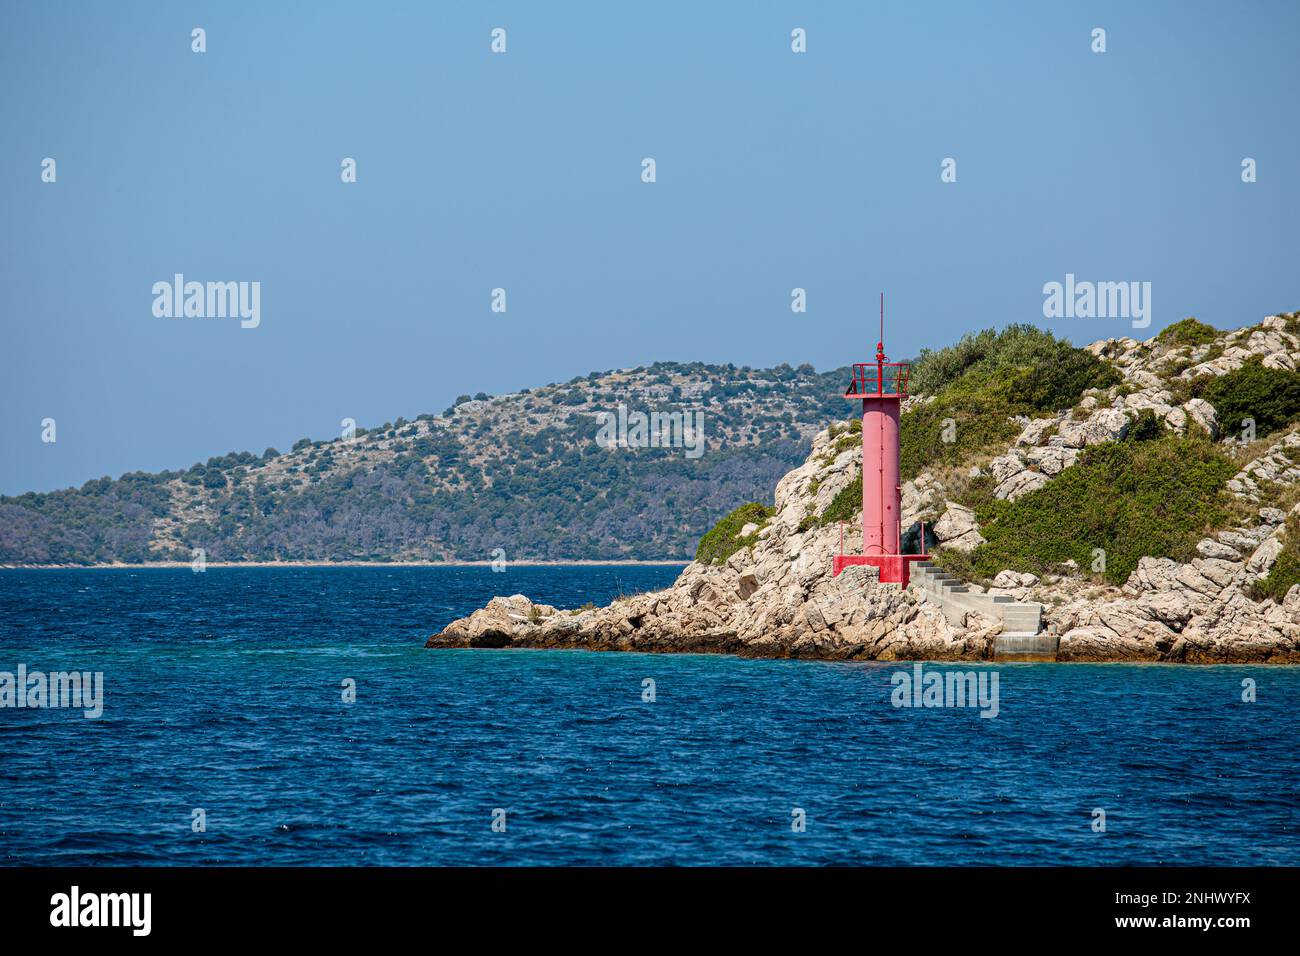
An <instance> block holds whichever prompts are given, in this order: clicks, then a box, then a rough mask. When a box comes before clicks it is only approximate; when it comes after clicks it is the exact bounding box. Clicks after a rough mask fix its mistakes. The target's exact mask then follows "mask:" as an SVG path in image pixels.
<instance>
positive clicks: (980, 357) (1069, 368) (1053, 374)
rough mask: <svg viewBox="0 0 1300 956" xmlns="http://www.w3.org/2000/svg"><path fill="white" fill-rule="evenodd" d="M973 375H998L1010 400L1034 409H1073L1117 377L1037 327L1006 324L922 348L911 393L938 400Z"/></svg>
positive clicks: (1068, 344)
mask: <svg viewBox="0 0 1300 956" xmlns="http://www.w3.org/2000/svg"><path fill="white" fill-rule="evenodd" d="M972 372H988V373H993V372H1000V373H1003V375H1001V376H991V379H993V380H998V379H1001V380H1002V387H1004V388H1005V389H1006V391H1007V394H1008V397H1009V398H1011V399H1012V400H1014V401H1022V402H1024V403H1025V404H1029V405H1032V406H1033V407H1034V408H1037V409H1042V410H1044V411H1055V410H1056V409H1058V408H1069V407H1071V406H1072V405H1073V404H1074V403H1075V402H1076V401H1077V400H1078V398H1079V396H1080V395H1081V394H1083V392H1084V391H1085V390H1087V389H1089V388H1106V387H1108V386H1110V385H1114V384H1115V383H1117V382H1118V381H1119V375H1118V374H1117V373H1116V372H1115V371H1114V369H1112V368H1111V367H1110V366H1108V365H1107V364H1106V363H1105V362H1103V361H1101V359H1099V358H1097V357H1096V356H1095V355H1093V354H1092V353H1090V352H1086V351H1084V350H1083V349H1080V348H1075V347H1074V346H1073V345H1071V344H1070V343H1069V342H1067V341H1065V340H1064V339H1058V338H1056V336H1054V335H1052V333H1051V332H1045V331H1043V330H1042V329H1040V328H1038V327H1037V326H1033V325H1025V324H1016V325H1008V326H1007V327H1006V328H1005V329H1003V330H1002V331H1001V332H998V331H995V330H994V329H985V330H984V331H982V332H978V333H975V334H973V335H971V334H968V335H965V336H963V337H962V340H961V341H960V342H958V343H957V344H956V345H950V346H948V347H947V348H944V349H939V350H938V351H931V350H930V349H922V350H921V357H920V358H918V359H917V360H916V362H915V363H914V364H913V365H912V373H911V381H910V386H909V390H910V391H911V392H912V393H913V394H918V395H919V394H925V395H937V394H939V393H940V392H941V391H942V390H944V389H945V388H947V387H949V386H950V385H953V384H954V383H956V382H957V381H959V380H960V379H962V378H963V377H965V376H966V375H968V374H970V373H972Z"/></svg>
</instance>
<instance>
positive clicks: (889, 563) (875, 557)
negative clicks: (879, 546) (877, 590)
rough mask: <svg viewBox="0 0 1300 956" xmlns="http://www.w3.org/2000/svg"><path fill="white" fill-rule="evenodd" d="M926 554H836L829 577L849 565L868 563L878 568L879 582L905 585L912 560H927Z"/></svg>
mask: <svg viewBox="0 0 1300 956" xmlns="http://www.w3.org/2000/svg"><path fill="white" fill-rule="evenodd" d="M929 560H930V556H929V555H928V554H837V555H835V556H834V558H833V561H834V563H833V564H832V565H831V577H836V576H838V575H839V573H840V572H841V571H843V570H844V569H845V568H847V567H850V566H851V565H855V564H857V565H861V564H866V565H870V566H871V567H873V568H879V569H880V583H882V584H901V585H902V586H903V587H907V581H908V578H909V577H910V576H911V570H912V562H913V561H929Z"/></svg>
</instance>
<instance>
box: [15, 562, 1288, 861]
mask: <svg viewBox="0 0 1300 956" xmlns="http://www.w3.org/2000/svg"><path fill="white" fill-rule="evenodd" d="M677 571H678V569H677V568H668V567H652V568H627V567H599V568H593V567H567V568H555V567H548V568H512V569H510V570H509V571H508V572H507V573H505V574H494V573H492V572H491V571H490V570H489V569H487V568H433V569H389V568H359V569H346V568H336V569H258V568H248V569H233V570H232V569H223V568H211V569H209V570H208V571H207V572H206V573H204V574H193V573H191V572H190V571H188V570H138V571H127V570H103V571H0V671H9V672H15V671H16V670H17V668H18V665H19V664H25V665H26V666H27V668H28V669H29V670H43V671H50V670H72V669H76V670H85V671H102V672H103V675H104V688H105V695H104V697H105V700H104V713H103V716H102V717H101V718H100V719H97V720H88V719H85V718H84V717H83V716H82V715H81V713H80V711H70V710H54V709H45V710H33V709H21V710H20V709H14V708H3V709H0V854H2V856H0V859H3V860H4V861H5V862H7V863H10V864H15V863H32V864H35V863H44V864H85V863H91V864H110V863H111V864H322V865H332V864H565V863H581V864H668V863H671V864H827V863H833V864H860V863H876V864H989V863H992V864H1001V863H1011V864H1038V865H1042V864H1061V863H1069V864H1102V863H1106V864H1114V863H1121V864H1123V863H1133V864H1157V863H1186V864H1190V863H1196V864H1220V863H1222V864H1229V863H1231V864H1246V865H1250V864H1291V865H1295V864H1300V801H1298V798H1297V786H1298V785H1300V747H1297V742H1298V741H1297V728H1298V727H1300V721H1298V720H1297V714H1300V669H1296V668H1279V667H1177V666H1127V665H999V666H996V667H991V666H988V665H984V666H983V667H982V668H969V667H965V666H962V667H960V668H959V667H956V666H955V665H950V664H947V665H932V667H933V669H936V670H940V671H948V670H958V669H960V670H969V669H987V670H989V671H990V672H993V671H996V673H997V675H998V690H999V700H998V703H999V712H998V715H997V716H996V717H995V718H993V719H985V718H981V717H980V716H979V710H978V709H974V708H966V709H960V708H949V709H938V708H932V709H926V708H919V709H918V708H908V709H904V708H896V707H894V706H892V705H891V692H892V691H893V685H892V684H891V677H892V676H893V675H894V674H895V673H897V672H898V671H900V670H910V665H895V664H831V663H815V662H799V661H755V660H740V659H736V658H728V657H720V656H697V655H682V656H673V655H649V654H613V653H600V654H589V653H583V652H577V651H507V650H501V651H488V650H478V651H426V650H424V648H423V646H422V645H423V642H424V640H425V638H426V637H427V636H428V635H429V634H430V633H432V632H433V631H435V630H437V629H438V628H439V627H440V626H441V625H443V624H445V623H447V622H448V621H450V620H451V619H452V618H454V617H457V616H459V615H461V614H464V613H467V612H468V611H470V610H472V609H473V608H475V607H478V606H480V605H481V604H482V603H483V602H484V601H486V600H487V599H488V598H489V597H491V596H492V595H493V594H495V593H511V592H514V591H521V592H524V593H526V594H529V595H530V596H531V597H533V598H534V599H537V600H541V601H545V602H547V603H553V604H557V605H559V606H563V607H576V606H578V605H581V604H583V603H584V602H586V601H588V600H591V601H595V602H597V603H603V602H605V601H607V600H609V599H611V598H613V597H615V596H616V595H618V594H620V593H632V592H636V591H642V590H648V589H651V588H657V587H660V586H663V585H666V584H667V583H669V582H670V581H671V580H672V579H673V577H675V575H676V574H677ZM647 678H649V679H652V680H653V681H654V682H655V683H654V689H655V698H656V699H655V700H654V701H653V702H646V701H643V699H642V696H643V687H644V686H645V684H644V682H645V681H646V679H647ZM1247 678H1250V679H1253V680H1254V681H1255V682H1256V684H1257V696H1258V700H1257V701H1256V702H1254V703H1245V702H1243V701H1242V682H1243V680H1244V679H1247ZM347 679H351V680H354V681H355V682H356V702H355V703H352V704H348V703H345V702H344V701H343V700H342V696H343V682H344V681H345V680H347ZM195 808H202V809H203V810H204V811H205V813H206V832H203V833H195V832H193V830H192V827H191V821H192V813H193V811H194V809H195ZM497 808H501V809H504V810H505V811H506V817H505V819H506V831H505V832H504V833H498V832H493V831H492V829H491V822H492V817H493V811H494V810H496V809H497ZM795 808H798V809H801V810H803V811H804V812H805V814H806V818H807V829H806V832H802V833H796V832H793V830H792V827H791V821H792V819H793V817H792V812H793V810H794V809H795ZM1094 808H1101V809H1104V810H1105V812H1106V832H1104V833H1097V832H1094V831H1093V828H1092V821H1093V810H1094Z"/></svg>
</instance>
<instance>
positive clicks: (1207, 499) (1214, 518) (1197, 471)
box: [973, 434, 1237, 584]
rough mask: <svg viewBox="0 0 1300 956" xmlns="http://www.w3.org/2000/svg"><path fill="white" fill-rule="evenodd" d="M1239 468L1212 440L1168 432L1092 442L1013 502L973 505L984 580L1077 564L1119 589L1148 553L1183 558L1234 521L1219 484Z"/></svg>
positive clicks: (976, 554)
mask: <svg viewBox="0 0 1300 956" xmlns="http://www.w3.org/2000/svg"><path fill="white" fill-rule="evenodd" d="M1236 471H1237V466H1236V464H1234V463H1233V462H1232V461H1231V460H1230V459H1228V458H1227V457H1226V456H1225V455H1223V454H1222V453H1220V452H1219V451H1218V450H1217V449H1216V448H1215V447H1214V445H1213V444H1211V443H1210V442H1208V441H1205V440H1202V439H1197V438H1182V437H1178V436H1176V435H1172V434H1164V435H1162V436H1161V437H1159V438H1154V439H1151V440H1149V441H1124V442H1116V443H1113V444H1106V445H1098V446H1096V447H1094V448H1091V449H1089V450H1088V451H1086V452H1085V453H1084V454H1083V455H1082V456H1081V457H1080V459H1079V462H1078V464H1076V465H1075V466H1074V467H1073V468H1067V469H1066V470H1065V471H1064V472H1062V473H1061V474H1060V475H1059V476H1058V477H1057V478H1055V479H1054V480H1053V481H1051V482H1049V483H1048V484H1047V485H1044V486H1043V487H1042V488H1040V489H1038V490H1037V491H1033V492H1030V493H1029V494H1027V495H1024V496H1022V497H1020V498H1018V499H1016V500H1015V501H1013V502H1009V501H998V500H992V501H986V502H984V503H982V504H981V505H980V506H978V507H977V508H976V514H977V516H978V518H979V520H980V525H981V527H980V533H981V534H982V535H983V536H984V537H985V539H986V540H987V543H986V544H983V545H981V546H980V547H979V548H977V549H976V550H975V552H974V554H973V560H974V567H975V569H976V570H977V572H978V573H979V574H981V575H983V576H985V577H992V576H993V575H995V574H997V572H998V571H1000V570H1002V569H1003V568H1015V569H1017V570H1020V571H1032V572H1035V573H1038V574H1042V573H1044V572H1046V571H1049V570H1050V569H1051V568H1052V567H1053V566H1054V565H1058V564H1061V563H1063V562H1065V561H1066V560H1069V559H1073V560H1074V561H1075V562H1077V563H1078V565H1079V566H1080V567H1081V568H1085V569H1087V568H1090V567H1092V566H1093V564H1094V551H1093V549H1094V548H1101V549H1103V550H1104V551H1105V553H1106V567H1105V571H1104V575H1103V576H1104V577H1105V578H1106V580H1108V581H1110V582H1112V583H1114V584H1121V583H1123V582H1124V581H1125V580H1126V579H1127V578H1128V576H1129V575H1130V574H1131V573H1132V572H1133V570H1134V568H1136V567H1137V563H1138V559H1139V558H1141V557H1142V556H1144V555H1150V556H1152V557H1168V558H1173V559H1174V560H1175V561H1189V560H1191V558H1193V557H1194V556H1195V548H1196V542H1197V541H1198V540H1200V539H1201V538H1202V537H1204V536H1205V535H1206V534H1207V533H1209V532H1210V531H1212V530H1213V529H1215V528H1217V527H1222V526H1223V525H1224V524H1226V523H1227V522H1228V520H1229V519H1230V517H1231V513H1230V511H1229V507H1230V501H1229V498H1228V493H1227V491H1226V490H1225V488H1224V483H1225V482H1226V481H1227V480H1228V479H1229V478H1231V477H1232V476H1233V475H1234V474H1236Z"/></svg>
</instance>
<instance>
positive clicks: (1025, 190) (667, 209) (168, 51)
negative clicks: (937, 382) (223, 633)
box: [0, 0, 1300, 493]
mask: <svg viewBox="0 0 1300 956" xmlns="http://www.w3.org/2000/svg"><path fill="white" fill-rule="evenodd" d="M195 26H201V27H203V28H205V29H206V31H207V44H208V52H207V53H205V54H202V55H199V54H194V53H192V52H191V51H190V31H191V29H192V28H193V27H195ZM496 26H502V27H504V28H506V30H507V31H508V34H507V35H508V53H506V54H505V55H503V56H494V55H492V54H491V52H490V51H489V42H490V37H489V33H490V31H491V29H492V28H493V27H496ZM794 27H804V28H805V29H806V30H807V31H808V53H807V54H805V55H795V54H793V53H792V52H791V51H790V31H791V29H792V28H794ZM1094 27H1103V28H1105V30H1106V31H1107V52H1106V53H1105V54H1095V53H1093V52H1092V51H1091V49H1090V43H1091V40H1090V33H1091V31H1092V29H1093V28H1094ZM1298 40H1300V4H1297V3H1294V2H1278V3H1267V2H1256V3H1248V4H1234V5H1229V4H1227V3H1185V2H1177V3H1155V2H1144V3H1141V4H1136V3H1128V2H1124V3H1077V4H1069V3H1063V4H1055V3H1051V4H1049V3H1041V2H1025V3H992V4H983V3H981V4H973V3H957V2H951V3H939V4H923V3H897V4H890V5H883V4H866V3H847V2H846V3H816V4H809V3H805V4H795V3H748V2H747V3H741V2H734V3H719V4H701V3H669V2H656V3H653V4H649V5H611V4H604V3H539V2H526V3H524V2H521V3H468V2H467V3H437V4H434V3H381V2H377V3H348V4H325V3H315V2H313V3H300V4H288V3H275V4H270V3H239V4H227V3H222V4H215V3H214V4H188V3H177V2H166V3H121V4H105V3H89V2H84V3H35V2H30V0H29V2H22V3H18V2H11V3H6V4H5V5H4V7H3V10H2V12H0V124H2V126H0V128H3V136H0V307H2V308H3V313H2V315H3V319H2V321H3V324H4V328H3V333H4V335H3V347H2V348H0V492H4V493H18V492H21V491H26V490H47V489H52V488H56V487H63V486H67V485H70V484H80V483H81V482H83V481H85V480H87V479H89V478H92V477H98V476H100V475H105V474H108V475H114V476H116V475H118V474H120V473H122V472H123V471H129V470H135V469H145V470H155V469H161V468H185V467H188V466H189V465H191V464H193V463H194V462H195V461H197V460H205V459H207V458H208V457H209V456H211V455H214V454H224V453H225V452H228V451H232V450H251V451H254V452H260V451H261V450H262V449H263V448H265V447H266V446H268V445H274V446H276V447H278V448H280V449H281V450H286V449H287V448H288V446H289V445H291V444H292V443H293V441H294V440H295V439H297V438H299V437H302V436H311V437H314V438H324V437H333V436H335V435H337V434H338V431H339V421H340V419H342V418H344V417H352V418H355V419H356V420H357V422H358V423H359V424H360V425H362V426H373V425H377V424H380V423H382V422H384V421H388V420H392V419H395V418H397V417H398V416H405V417H407V418H413V417H414V416H416V415H417V414H420V413H422V412H437V411H441V410H442V409H443V408H445V407H446V406H447V405H448V404H450V402H451V401H452V400H453V399H454V397H455V396H456V395H457V394H460V393H474V392H478V391H487V392H492V393H500V392H507V391H513V390H516V389H518V388H521V387H525V386H537V385H542V384H546V383H548V382H552V381H562V380H566V379H569V378H571V377H573V376H574V375H578V374H585V373H587V372H589V371H592V370H605V369H609V368H615V367H624V366H635V365H641V364H648V363H650V362H653V361H656V360H678V361H691V360H703V361H708V362H735V363H736V364H743V365H754V366H768V365H773V364H776V363H779V362H790V363H793V364H798V363H800V362H811V363H813V364H814V365H816V366H817V367H818V368H826V367H831V366H836V365H840V364H844V363H847V362H850V361H853V360H860V359H861V358H862V357H864V356H866V355H867V353H868V352H869V350H870V348H871V346H872V344H873V343H874V341H875V332H874V321H875V310H876V296H877V294H878V292H879V291H880V290H884V291H885V292H886V295H887V303H888V315H889V316H890V317H891V318H892V323H891V325H890V327H889V330H888V333H887V338H888V342H887V345H888V346H889V351H890V352H891V353H892V354H895V355H898V356H903V355H911V354H915V353H916V352H917V351H918V350H919V349H920V348H921V347H923V346H932V347H934V346H941V345H944V344H947V343H950V342H951V341H953V340H955V339H956V338H958V337H959V336H960V335H961V334H962V333H963V332H966V331H970V330H975V329H979V328H983V327H986V326H1001V325H1004V324H1006V323H1008V322H1013V321H1021V322H1036V323H1038V324H1040V325H1043V326H1046V327H1050V328H1052V329H1053V330H1054V331H1056V332H1058V333H1060V334H1063V335H1066V336H1068V337H1069V338H1070V339H1072V340H1074V341H1076V342H1087V341H1092V340H1094V339H1097V338H1102V337H1106V336H1113V335H1122V334H1127V333H1129V332H1131V331H1132V330H1131V328H1129V323H1128V322H1126V321H1125V320H1122V319H1062V320H1056V321H1051V322H1049V321H1048V320H1046V319H1044V318H1043V313H1042V305H1043V294H1042V287H1043V284H1044V283H1045V282H1049V281H1053V280H1056V281H1061V280H1063V279H1064V276H1065V274H1066V273H1067V272H1072V273H1075V274H1076V275H1077V276H1078V277H1079V278H1080V279H1093V280H1106V281H1120V280H1138V281H1150V282H1151V283H1152V285H1153V293H1152V296H1153V307H1154V321H1153V323H1152V325H1151V327H1150V329H1148V330H1145V331H1144V332H1141V333H1138V334H1139V335H1141V336H1143V337H1145V336H1148V335H1151V334H1154V333H1155V332H1156V331H1158V330H1159V329H1160V328H1161V327H1163V326H1165V325H1168V324H1169V323H1171V322H1174V321H1177V320H1178V319H1181V318H1183V317H1185V316H1188V315H1196V316H1197V317H1199V318H1201V319H1202V320H1204V321H1208V322H1211V323H1214V324H1216V325H1219V326H1222V327H1230V326H1236V325H1242V324H1246V323H1251V322H1256V321H1258V320H1259V319H1260V318H1261V317H1262V316H1264V315H1266V314H1268V313H1269V312H1275V311H1281V310H1289V309H1297V308H1300V215H1297V213H1300V142H1298V141H1300V107H1298V106H1297V101H1298V99H1300V96H1298V93H1300V86H1298V85H1297V80H1296V74H1295V62H1296V60H1295V51H1296V48H1297V41H1298ZM345 156H350V157H354V158H355V159H356V160H357V162H358V179H359V182H357V183H356V184H354V185H345V184H343V183H341V182H340V177H339V172H340V167H339V163H340V161H341V159H342V158H343V157H345ZM647 156H650V157H654V158H655V160H656V162H657V165H658V181H657V182H656V183H654V184H645V183H642V182H641V179H640V173H641V160H642V158H643V157H647ZM1247 156H1249V157H1253V158H1254V159H1256V160H1257V162H1258V177H1259V179H1258V182H1256V183H1253V184H1243V183H1242V182H1241V176H1240V163H1241V160H1242V158H1243V157H1247ZM44 157H53V158H55V159H56V161H57V163H58V167H57V170H58V181H57V183H55V184H45V183H42V182H41V179H40V172H41V169H40V164H41V160H42V159H43V158H44ZM945 157H953V158H955V159H956V160H957V182H956V183H954V184H945V183H941V182H940V178H939V173H940V163H941V162H942V160H943V159H944V158H945ZM176 272H183V273H185V275H186V276H187V278H190V279H197V280H201V281H207V280H246V281H252V280H258V281H260V282H261V283H262V320H261V326H260V327H259V328H257V329H247V330H246V329H241V328H239V326H238V323H237V322H234V321H230V320H226V321H203V320H196V319H191V320H169V319H162V318H155V317H154V315H153V314H152V311H151V307H152V302H153V297H152V293H151V291H150V290H151V287H152V285H153V283H154V282H156V281H159V280H166V279H170V277H171V276H172V275H173V273H176ZM497 286H500V287H504V288H506V290H507V296H508V300H507V301H508V312H507V313H506V314H504V315H499V314H493V313H492V312H491V311H490V310H489V294H490V290H491V289H492V288H493V287H497ZM796 286H800V287H804V288H806V289H807V290H808V312H807V314H805V315H796V314H793V313H792V312H791V311H790V290H791V289H792V288H793V287H796ZM46 417H52V418H54V419H56V420H57V422H58V441H57V443H56V444H54V445H47V444H42V443H41V440H40V432H41V428H40V423H41V420H42V419H43V418H46Z"/></svg>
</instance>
